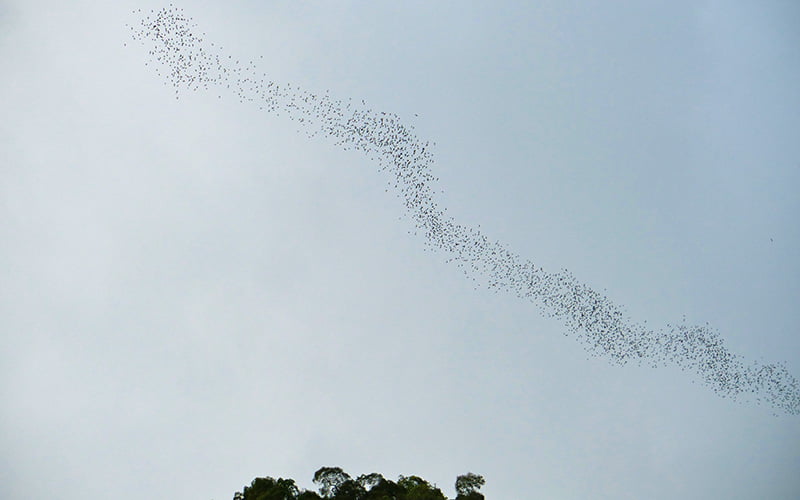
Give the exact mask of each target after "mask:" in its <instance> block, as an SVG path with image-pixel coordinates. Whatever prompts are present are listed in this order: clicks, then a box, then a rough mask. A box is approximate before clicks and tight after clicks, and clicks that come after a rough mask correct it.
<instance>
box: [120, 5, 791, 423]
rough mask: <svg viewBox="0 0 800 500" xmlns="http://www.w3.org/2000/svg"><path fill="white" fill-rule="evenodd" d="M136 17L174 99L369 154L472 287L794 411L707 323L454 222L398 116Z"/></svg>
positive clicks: (784, 390) (627, 352)
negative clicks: (637, 308)
mask: <svg viewBox="0 0 800 500" xmlns="http://www.w3.org/2000/svg"><path fill="white" fill-rule="evenodd" d="M135 13H136V14H139V15H141V16H142V17H141V20H140V23H139V24H138V25H135V26H130V29H131V34H132V36H133V38H134V39H135V40H138V41H140V42H141V43H142V44H143V45H145V46H146V48H148V49H149V56H150V59H151V62H153V63H154V66H155V68H156V71H157V72H158V73H159V74H160V75H161V76H163V77H165V78H166V82H165V83H171V84H172V85H173V87H174V90H175V96H176V98H179V95H180V91H181V90H182V89H187V90H190V91H197V90H210V89H215V90H217V93H219V94H220V96H221V94H222V93H223V92H224V91H227V92H229V93H231V92H232V93H233V94H234V95H235V96H237V97H238V99H239V100H240V101H242V102H246V103H252V104H253V105H256V106H258V107H259V109H263V110H266V111H268V112H270V113H277V114H283V115H286V116H288V118H289V119H291V120H293V121H294V122H295V123H296V124H297V127H298V129H299V130H302V131H303V132H305V133H306V134H307V135H308V137H309V138H311V137H315V136H326V137H328V138H331V139H332V140H334V141H335V143H336V144H338V145H340V146H342V147H343V148H345V149H356V150H360V151H363V152H364V153H366V154H368V155H369V156H370V157H371V158H373V159H374V161H375V162H376V164H377V165H378V167H379V169H380V170H383V171H386V172H388V173H389V177H390V178H391V179H392V180H391V181H390V187H391V189H392V190H393V191H394V192H395V193H396V194H397V196H398V197H399V198H400V200H401V202H402V203H403V205H404V207H405V209H406V212H407V215H408V217H409V219H410V220H411V222H412V223H413V224H414V228H415V229H414V232H417V233H420V234H422V235H424V238H425V241H426V244H427V245H429V246H430V247H433V248H435V249H438V250H440V251H442V252H444V253H446V254H447V255H448V257H449V258H448V261H450V262H453V263H455V264H456V265H458V266H460V267H461V268H462V269H463V271H464V273H465V274H466V275H467V276H468V277H469V278H471V279H473V280H475V282H476V283H477V284H478V285H483V286H487V287H490V288H494V289H496V290H499V291H505V292H508V293H511V294H514V295H517V296H518V297H521V298H524V299H528V300H530V301H531V302H533V303H534V304H536V305H538V306H539V307H540V309H541V311H542V313H543V314H545V315H548V316H552V317H556V318H558V319H560V320H561V321H562V323H563V324H564V325H565V332H566V333H567V334H569V335H573V336H574V337H576V338H577V339H579V341H581V342H582V343H583V344H584V345H585V346H586V348H587V350H589V351H590V352H591V353H592V354H593V355H601V356H604V357H606V358H607V359H609V360H610V361H612V362H615V363H620V364H624V363H626V362H628V361H631V360H634V361H639V362H642V361H644V362H648V363H650V364H652V365H653V366H658V365H661V364H664V363H673V364H676V365H678V366H680V367H681V368H683V369H685V370H688V371H691V372H693V373H694V374H695V375H696V376H697V377H698V378H699V379H700V380H701V381H702V382H703V383H705V384H706V385H707V386H709V387H710V388H711V389H713V390H714V391H715V392H716V393H718V394H720V395H722V396H726V397H727V396H733V397H736V396H747V395H750V396H752V398H753V399H755V400H756V401H759V402H763V403H765V404H768V405H770V406H772V407H773V409H774V410H776V411H783V412H786V413H790V414H800V387H798V381H797V380H796V379H795V378H794V377H793V376H792V375H791V374H790V373H789V372H788V371H787V370H786V368H785V367H784V366H782V365H776V364H766V365H762V364H758V363H745V362H744V361H743V360H742V358H741V357H740V356H738V355H735V354H733V353H731V352H730V351H728V349H727V348H726V347H725V346H724V343H723V340H722V339H721V338H720V336H719V334H718V333H717V332H716V331H715V330H713V329H712V328H710V327H709V326H708V325H699V326H695V325H688V324H686V322H685V321H683V322H682V323H681V324H678V325H666V326H665V327H664V328H661V329H658V330H654V329H652V328H649V327H647V326H645V325H643V324H640V323H636V322H634V321H632V320H631V319H630V318H628V317H627V316H626V315H625V314H624V312H623V310H622V309H621V308H620V306H618V305H616V304H614V303H612V302H611V301H610V300H609V299H608V298H607V297H606V296H605V295H603V294H601V293H599V292H597V291H595V290H593V289H591V288H589V287H588V286H587V285H585V284H583V283H581V282H579V281H578V280H577V279H576V278H575V277H574V276H573V275H572V274H571V273H570V272H568V271H567V270H560V271H557V272H552V271H546V270H544V269H542V268H541V267H537V266H536V265H535V264H534V263H533V262H532V261H531V260H527V259H523V258H521V257H520V256H519V255H516V254H515V253H513V252H511V251H509V250H508V248H507V247H505V246H504V245H503V244H501V243H500V242H497V241H492V240H490V239H489V238H487V237H486V236H485V235H484V234H483V233H482V231H481V230H480V229H478V228H472V227H465V226H463V225H461V224H458V223H456V222H455V221H454V220H453V219H452V218H451V217H449V216H448V215H447V213H446V210H445V209H444V208H443V207H440V206H439V205H438V204H437V203H436V201H435V196H434V195H435V192H434V185H435V183H436V181H437V178H436V177H435V176H434V175H433V173H432V169H431V167H432V164H433V155H432V151H431V146H432V145H431V144H430V143H428V142H422V141H420V139H418V138H417V137H416V136H415V135H414V133H413V127H408V126H406V125H403V124H402V123H401V121H400V119H399V117H398V116H397V115H396V114H393V113H388V112H380V111H375V110H372V109H368V108H367V106H366V105H365V103H364V102H363V101H359V102H354V101H353V100H339V99H334V98H333V97H331V96H330V95H329V92H323V93H313V92H309V91H305V90H303V89H300V88H298V87H296V86H293V85H289V84H278V83H276V82H274V81H272V80H270V79H268V78H267V75H266V74H263V73H259V72H258V69H257V67H256V65H255V63H254V62H253V61H242V60H238V59H236V57H235V56H232V55H228V54H226V53H225V51H224V49H223V47H221V46H218V45H215V44H214V43H209V42H206V40H205V34H203V33H198V32H197V31H196V25H195V24H194V23H193V22H192V20H191V18H189V17H187V16H186V15H185V14H183V11H182V9H179V8H176V7H173V6H170V7H167V8H164V9H161V10H157V11H155V10H154V11H150V12H149V13H148V12H142V11H141V10H138V11H135Z"/></svg>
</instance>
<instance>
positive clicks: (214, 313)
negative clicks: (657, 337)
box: [0, 0, 800, 500]
mask: <svg viewBox="0 0 800 500" xmlns="http://www.w3.org/2000/svg"><path fill="white" fill-rule="evenodd" d="M166 5H168V3H160V2H129V1H115V2H103V1H99V0H95V1H89V0H84V1H76V2H55V1H44V0H42V1H39V0H25V1H22V0H19V1H15V0H12V1H10V2H9V1H8V0H0V96H2V99H0V117H2V119H0V273H1V274H0V339H1V340H2V349H0V391H2V392H0V395H1V396H2V399H1V401H2V406H1V407H0V497H2V498H21V497H23V496H25V497H29V498H49V497H55V496H58V497H59V498H62V499H64V500H73V499H75V500H77V499H85V498H88V497H97V496H101V495H114V497H115V498H117V499H120V500H127V499H131V500H134V499H135V500H139V499H142V498H148V499H150V498H173V499H206V500H208V499H216V500H224V499H228V498H230V497H232V495H233V492H234V491H236V490H239V489H241V487H242V486H243V485H244V484H246V483H249V482H250V480H251V479H252V478H253V477H255V476H263V475H271V476H275V477H277V476H282V477H292V478H295V479H297V480H298V481H299V484H300V486H302V487H306V488H311V487H312V486H313V485H312V483H311V476H312V475H313V472H314V471H315V470H316V469H317V468H319V467H321V466H324V465H331V466H341V467H343V468H344V469H345V470H346V471H348V472H350V473H351V474H353V475H358V474H361V473H368V472H373V471H376V472H381V473H383V474H385V475H386V476H387V477H390V478H396V477H397V475H399V474H404V475H410V474H417V475H420V476H422V477H424V478H426V479H428V480H431V481H433V482H435V483H437V484H438V485H439V486H440V487H442V489H443V490H444V491H445V493H447V494H448V495H449V496H454V488H453V482H454V480H455V477H456V476H457V475H458V474H462V473H465V472H467V471H472V472H476V473H479V474H482V475H484V477H485V478H486V481H487V484H486V486H485V487H484V488H483V491H484V493H485V494H486V496H487V499H488V500H527V499H539V498H541V499H586V498H614V499H637V500H638V499H643V498H648V499H673V498H682V499H708V498H726V499H762V498H770V499H796V498H798V497H800V480H798V479H797V471H798V470H800V417H798V416H797V415H793V416H792V415H783V414H779V415H778V416H774V415H773V410H772V409H771V408H770V407H767V406H758V405H756V404H754V403H753V402H748V401H745V402H737V401H732V400H729V399H723V398H720V397H719V396H717V395H716V394H714V392H713V391H711V390H709V388H708V387H706V386H705V385H703V384H701V383H699V382H698V381H696V380H693V376H692V374H691V373H687V372H683V371H681V369H680V368H679V367H666V368H657V369H654V368H650V367H647V366H637V365H635V364H633V365H629V366H625V367H619V366H615V365H612V364H610V363H609V362H608V360H607V359H605V358H602V357H591V356H590V355H589V354H588V353H587V352H586V351H585V350H584V347H583V345H582V344H580V343H579V342H576V340H575V339H574V338H572V337H571V336H565V335H564V334H565V332H567V330H566V329H565V328H564V326H563V325H562V324H561V323H559V322H558V321H556V320H553V319H548V318H543V317H542V316H541V315H540V313H539V312H538V309H537V308H536V307H534V306H532V304H530V303H528V302H525V301H523V300H520V299H517V298H515V297H513V296H511V295H508V294H503V293H499V294H496V293H495V292H493V291H489V290H486V289H483V288H479V289H477V290H476V289H474V287H473V285H472V283H471V282H470V281H469V280H467V279H465V278H464V276H463V274H462V272H461V271H460V270H459V269H458V268H457V267H456V266H453V265H449V264H447V263H446V262H445V261H446V258H447V256H446V255H444V254H441V253H436V252H431V251H426V250H425V248H426V247H425V245H424V241H423V239H422V238H421V237H420V236H414V235H413V234H410V233H409V231H410V230H412V229H413V224H412V223H411V222H410V221H409V220H408V219H407V218H405V217H404V211H403V208H402V204H401V202H400V200H398V198H397V197H396V196H395V195H394V194H393V193H391V192H388V193H387V192H385V184H386V182H387V180H388V177H387V176H386V175H384V174H382V173H379V172H377V168H376V165H375V164H374V163H372V162H371V161H370V159H369V158H368V157H366V156H365V155H363V154H361V153H359V152H358V151H343V150H342V149H341V148H338V147H336V146H334V145H333V143H332V141H330V140H326V139H323V138H315V139H309V138H307V137H305V136H304V135H303V134H301V133H297V132H296V128H297V127H296V126H295V125H294V124H293V123H292V122H290V121H289V120H287V119H286V118H285V117H280V116H279V117H276V116H273V115H270V114H269V113H266V112H264V111H260V110H258V108H257V107H255V106H253V105H251V104H247V103H245V104H242V103H239V102H238V101H237V100H236V99H235V98H233V97H232V96H231V95H230V94H226V93H224V92H223V93H220V92H217V91H208V92H205V91H198V92H196V93H192V92H190V93H188V94H186V93H184V94H182V95H181V98H180V99H178V100H176V99H175V94H174V90H172V89H171V88H170V87H169V86H165V85H164V79H163V78H161V77H159V76H158V75H156V73H155V71H154V70H153V66H152V63H151V64H150V65H149V66H145V62H147V61H148V56H147V48H146V47H143V46H141V45H140V44H138V43H134V42H133V41H132V40H131V38H130V34H129V31H130V30H129V28H128V27H126V23H127V24H136V23H138V21H139V19H140V16H139V15H138V14H133V13H132V12H131V11H132V10H133V9H139V8H141V9H143V10H148V11H149V10H150V9H160V8H162V7H164V6H166ZM177 5H179V6H180V7H183V8H185V12H186V14H187V15H189V16H191V17H193V18H194V20H195V22H197V23H198V25H199V28H198V29H199V30H201V31H204V32H205V33H206V34H207V35H206V36H207V39H208V40H210V41H214V42H215V43H217V44H221V45H223V46H224V47H225V50H226V51H227V52H228V53H231V54H238V55H240V56H241V57H242V59H243V60H244V59H248V60H249V59H253V60H257V61H258V62H257V64H258V66H259V69H260V70H263V71H264V72H266V73H267V74H268V76H269V78H271V79H273V80H275V81H279V82H285V83H291V84H292V85H297V86H300V87H303V88H306V89H309V90H313V91H319V92H322V91H325V90H329V91H330V93H331V95H333V96H335V97H338V98H353V99H357V100H361V99H363V100H364V101H365V102H366V104H367V105H368V106H370V107H371V108H372V109H375V110H384V111H387V112H393V113H396V114H398V115H399V116H400V117H401V118H402V119H403V120H404V123H406V124H407V125H409V126H412V125H413V126H414V127H415V132H416V134H417V136H418V137H419V138H420V139H421V140H430V141H435V142H436V147H435V150H434V154H435V164H434V167H433V168H434V173H435V174H436V175H437V176H438V177H439V178H440V182H439V184H438V187H439V188H441V189H442V190H443V192H442V193H441V194H440V196H439V200H440V202H441V204H442V205H444V206H446V207H447V208H448V213H449V215H451V216H453V217H454V218H455V219H457V220H458V221H459V222H461V223H463V224H466V225H470V226H477V225H479V224H480V226H481V229H482V230H483V231H484V233H486V234H487V235H488V236H489V237H491V238H493V239H499V240H500V241H502V242H503V243H504V244H506V245H507V246H508V247H509V248H511V249H513V251H515V252H517V253H519V254H520V255H521V256H523V257H525V258H530V259H532V260H533V261H535V262H536V263H537V264H538V265H540V266H542V267H544V268H546V269H551V270H553V271H556V270H558V269H562V268H566V269H568V270H569V271H571V272H572V273H573V274H574V275H575V276H576V277H578V278H579V279H580V280H581V281H582V282H585V283H587V284H589V285H590V286H592V287H593V288H595V289H597V290H600V291H603V292H604V293H605V294H606V295H608V297H610V298H611V299H613V300H614V301H615V302H616V303H618V304H621V305H623V306H624V307H625V310H626V311H627V313H628V314H629V315H630V316H631V317H632V318H635V319H636V320H637V321H645V320H646V321H647V322H648V324H650V325H655V326H659V325H664V324H666V323H676V322H679V321H681V318H682V317H684V316H685V317H686V319H687V321H689V322H691V323H700V324H704V323H705V322H708V323H709V325H710V326H711V327H713V328H716V329H718V330H719V332H720V335H721V336H722V337H723V338H724V339H725V341H726V345H727V346H728V347H729V348H730V349H731V351H733V352H735V353H737V354H741V355H742V356H743V357H745V358H746V359H747V360H752V361H758V362H762V363H772V362H784V363H785V365H786V367H787V368H788V369H789V370H790V371H791V372H792V373H793V374H795V376H798V375H800V336H799V335H798V333H799V332H800V313H798V307H797V304H798V303H800V265H799V264H798V259H797V255H800V225H799V224H798V217H797V214H798V213H800V198H799V197H798V195H797V193H798V189H799V188H800V146H798V144H800V143H799V142H798V140H797V138H798V130H800V29H798V26H800V7H798V5H797V3H796V2H794V1H785V2H778V1H764V0H760V1H753V2H743V1H718V2H712V1H705V2H698V1H691V2H689V1H687V2H681V1H675V0H673V1H669V2H645V1H639V2H607V1H604V2H586V1H572V2H569V1H549V2H535V3H530V2H506V3H502V4H501V5H497V3H496V2H491V3H490V2H483V3H476V2H431V1H427V2H417V1H405V2H382V1H377V2H376V1H370V2H367V1H363V2H333V1H326V2H322V1H311V2H294V1H292V2H289V1H244V0H230V1H227V2H219V1H215V2H211V1H199V0H198V1H189V0H187V1H184V2H180V3H179V4H177ZM261 56H263V59H261ZM219 95H221V97H218V96H219Z"/></svg>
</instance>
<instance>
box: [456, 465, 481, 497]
mask: <svg viewBox="0 0 800 500" xmlns="http://www.w3.org/2000/svg"><path fill="white" fill-rule="evenodd" d="M484 484H486V480H485V479H483V476H479V475H477V474H473V473H472V472H467V473H466V474H464V475H463V476H458V477H457V478H456V494H457V496H456V500H483V498H484V497H483V494H482V493H478V490H479V489H480V488H481V486H483V485H484Z"/></svg>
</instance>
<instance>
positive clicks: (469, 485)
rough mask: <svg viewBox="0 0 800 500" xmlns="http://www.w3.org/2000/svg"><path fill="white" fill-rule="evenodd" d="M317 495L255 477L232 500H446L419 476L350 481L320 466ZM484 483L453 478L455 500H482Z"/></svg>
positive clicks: (470, 478) (479, 478) (377, 476)
mask: <svg viewBox="0 0 800 500" xmlns="http://www.w3.org/2000/svg"><path fill="white" fill-rule="evenodd" d="M314 483H316V484H317V485H319V494H317V493H316V492H314V491H310V490H300V489H299V488H298V487H297V485H296V484H295V482H294V480H293V479H283V478H278V479H273V478H271V477H269V476H267V477H257V478H255V479H253V481H252V482H251V483H250V486H245V487H244V488H243V490H242V491H241V492H236V493H235V494H234V496H233V500H323V499H324V500H447V497H446V496H445V495H444V493H442V490H440V489H439V488H437V487H436V485H434V484H431V483H429V482H428V481H426V480H424V479H422V478H421V477H419V476H400V477H399V478H398V480H397V482H394V481H391V480H389V479H386V478H385V477H383V476H382V475H381V474H378V473H377V472H373V473H371V474H362V475H360V476H358V478H356V479H353V478H352V477H351V476H350V474H348V473H346V472H345V471H344V470H342V468H341V467H322V468H320V469H319V470H318V471H317V472H315V473H314ZM485 483H486V481H484V479H483V477H482V476H479V475H477V474H473V473H471V472H469V473H467V474H465V475H463V476H458V478H456V493H457V495H458V496H457V497H456V500H484V497H483V495H482V494H481V493H478V491H477V490H478V489H479V488H480V487H481V486H483V485H484V484H485Z"/></svg>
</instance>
